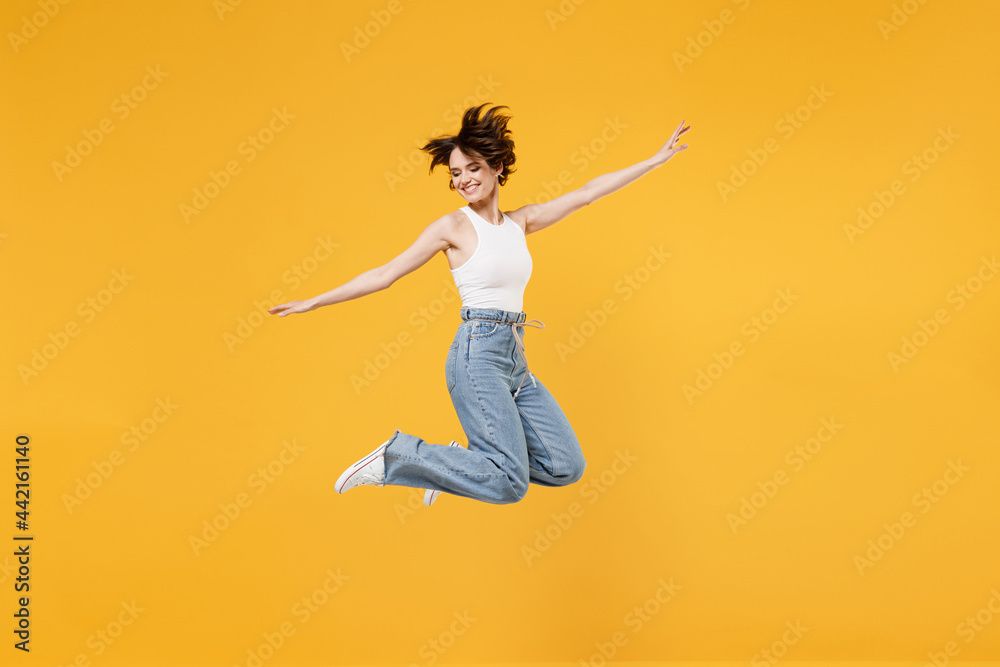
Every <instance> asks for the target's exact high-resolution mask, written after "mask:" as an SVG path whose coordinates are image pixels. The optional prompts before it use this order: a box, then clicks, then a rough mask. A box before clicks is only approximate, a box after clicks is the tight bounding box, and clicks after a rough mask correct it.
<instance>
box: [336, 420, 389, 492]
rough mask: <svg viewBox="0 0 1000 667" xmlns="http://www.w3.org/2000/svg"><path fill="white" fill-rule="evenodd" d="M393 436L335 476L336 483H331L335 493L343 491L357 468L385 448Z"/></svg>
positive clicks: (361, 466) (368, 461)
mask: <svg viewBox="0 0 1000 667" xmlns="http://www.w3.org/2000/svg"><path fill="white" fill-rule="evenodd" d="M395 437H396V434H395V433H393V434H392V437H391V438H389V439H388V440H386V441H385V442H383V443H382V444H381V445H379V446H378V447H376V448H375V449H373V450H372V451H371V453H370V454H367V455H366V456H364V457H362V458H361V459H359V460H358V461H356V462H355V463H354V464H353V465H352V466H350V467H349V468H348V469H347V470H345V471H344V472H343V473H341V475H340V477H338V478H337V482H336V484H334V485H333V488H334V490H335V491H336V492H337V493H344V491H343V489H344V486H345V485H346V484H347V482H349V481H350V479H351V477H353V476H354V474H355V473H356V472H357V471H358V470H360V469H361V468H363V467H365V466H366V465H368V464H369V463H371V462H372V460H373V459H375V458H376V457H377V456H378V455H379V453H380V452H382V451H383V450H385V448H386V447H387V446H388V445H389V443H390V442H392V439H393V438H395ZM351 488H354V487H351ZM348 491H350V489H348Z"/></svg>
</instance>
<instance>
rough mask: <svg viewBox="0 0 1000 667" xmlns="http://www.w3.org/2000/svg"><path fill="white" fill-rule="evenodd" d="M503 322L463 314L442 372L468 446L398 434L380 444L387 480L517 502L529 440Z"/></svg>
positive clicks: (523, 490) (525, 474)
mask: <svg viewBox="0 0 1000 667" xmlns="http://www.w3.org/2000/svg"><path fill="white" fill-rule="evenodd" d="M513 353H514V338H513V331H512V330H511V328H510V327H509V326H504V325H501V324H496V323H490V322H483V321H474V320H468V321H465V322H463V324H462V325H460V326H459V329H458V332H456V334H455V340H454V341H453V342H452V346H451V347H450V348H449V350H448V358H447V361H446V363H445V375H446V378H447V384H448V388H449V392H450V394H451V399H452V403H454V405H455V410H456V412H457V413H458V418H459V421H461V423H462V428H463V429H464V430H465V433H466V436H467V437H468V441H469V447H468V449H466V448H464V447H450V446H448V445H435V444H430V443H427V442H424V441H423V440H421V439H420V438H418V437H416V436H413V435H409V434H406V433H398V434H397V435H395V437H394V438H393V440H392V441H391V442H390V443H389V445H388V447H386V450H385V470H386V476H385V483H386V484H395V485H399V486H412V487H417V488H423V489H436V490H440V491H445V492H447V493H452V494H455V495H458V496H464V497H467V498H473V499H475V500H480V501H483V502H488V503H494V504H503V503H512V502H517V501H518V500H520V499H521V498H523V497H524V494H525V493H527V491H528V482H529V471H528V446H527V441H526V440H525V434H524V429H523V427H522V425H521V418H520V415H519V413H518V409H517V406H516V405H515V403H514V398H513V396H512V386H511V375H512V371H513V368H514V363H515V362H514V358H513Z"/></svg>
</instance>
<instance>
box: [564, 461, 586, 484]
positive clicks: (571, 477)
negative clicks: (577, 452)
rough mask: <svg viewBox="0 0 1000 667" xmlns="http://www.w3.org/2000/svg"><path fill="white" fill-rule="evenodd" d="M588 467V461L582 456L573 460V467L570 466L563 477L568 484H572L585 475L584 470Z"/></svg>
mask: <svg viewBox="0 0 1000 667" xmlns="http://www.w3.org/2000/svg"><path fill="white" fill-rule="evenodd" d="M586 469H587V461H586V459H584V458H583V457H582V456H581V457H580V458H578V459H577V460H576V461H574V462H573V467H572V468H570V470H569V472H567V473H566V474H565V475H564V476H563V479H564V480H565V482H566V484H572V483H573V482H579V481H580V479H581V478H582V477H583V471H584V470H586Z"/></svg>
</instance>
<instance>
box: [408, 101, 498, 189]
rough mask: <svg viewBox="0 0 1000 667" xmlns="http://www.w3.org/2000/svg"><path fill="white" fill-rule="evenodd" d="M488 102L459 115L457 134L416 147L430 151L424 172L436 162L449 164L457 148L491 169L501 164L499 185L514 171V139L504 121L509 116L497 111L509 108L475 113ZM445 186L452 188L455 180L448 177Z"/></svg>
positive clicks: (436, 163) (433, 166) (496, 107)
mask: <svg viewBox="0 0 1000 667" xmlns="http://www.w3.org/2000/svg"><path fill="white" fill-rule="evenodd" d="M488 104H492V103H491V102H487V103H486V104H480V105H479V106H478V107H469V108H468V109H466V111H465V114H463V116H462V129H460V130H459V131H458V134H457V135H443V136H439V137H436V138H434V139H431V140H430V141H428V142H427V143H426V144H424V145H423V146H422V147H421V148H420V150H422V151H425V152H427V153H430V154H431V157H432V159H431V166H430V169H428V170H427V173H428V174H430V173H432V172H433V171H434V168H435V167H437V166H438V165H444V166H446V167H447V166H449V164H450V160H451V153H452V151H454V150H455V149H456V148H457V149H458V150H460V151H461V152H462V153H463V154H464V155H466V156H468V157H470V158H473V159H476V158H482V159H483V160H484V161H485V162H486V164H488V165H489V166H490V167H491V168H492V169H499V168H500V165H501V164H502V165H503V167H504V170H503V172H502V173H501V174H500V175H499V176H498V177H497V182H498V183H499V184H500V185H503V184H504V183H506V182H507V178H508V177H509V176H510V175H511V174H512V173H514V159H515V158H514V139H513V137H512V136H511V132H510V130H508V129H507V122H508V121H509V120H510V118H511V117H510V116H507V115H504V114H502V113H500V112H499V110H500V109H507V108H509V107H507V106H505V105H499V106H494V107H493V108H492V109H489V110H488V111H487V112H486V115H484V116H483V117H482V118H480V117H479V112H480V111H482V109H483V107H485V106H487V105H488ZM449 175H450V174H449ZM448 188H449V189H451V190H454V189H455V182H454V180H453V179H451V178H449V179H448Z"/></svg>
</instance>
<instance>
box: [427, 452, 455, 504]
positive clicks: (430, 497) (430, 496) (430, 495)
mask: <svg viewBox="0 0 1000 667" xmlns="http://www.w3.org/2000/svg"><path fill="white" fill-rule="evenodd" d="M448 446H449V447H461V446H462V445H460V444H458V443H457V442H455V441H454V440H452V441H451V442H450V443H448ZM439 495H441V492H440V491H438V490H437V489H427V490H426V491H424V505H427V506H428V507H430V506H431V505H433V504H434V501H435V500H437V497H438V496H439Z"/></svg>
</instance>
